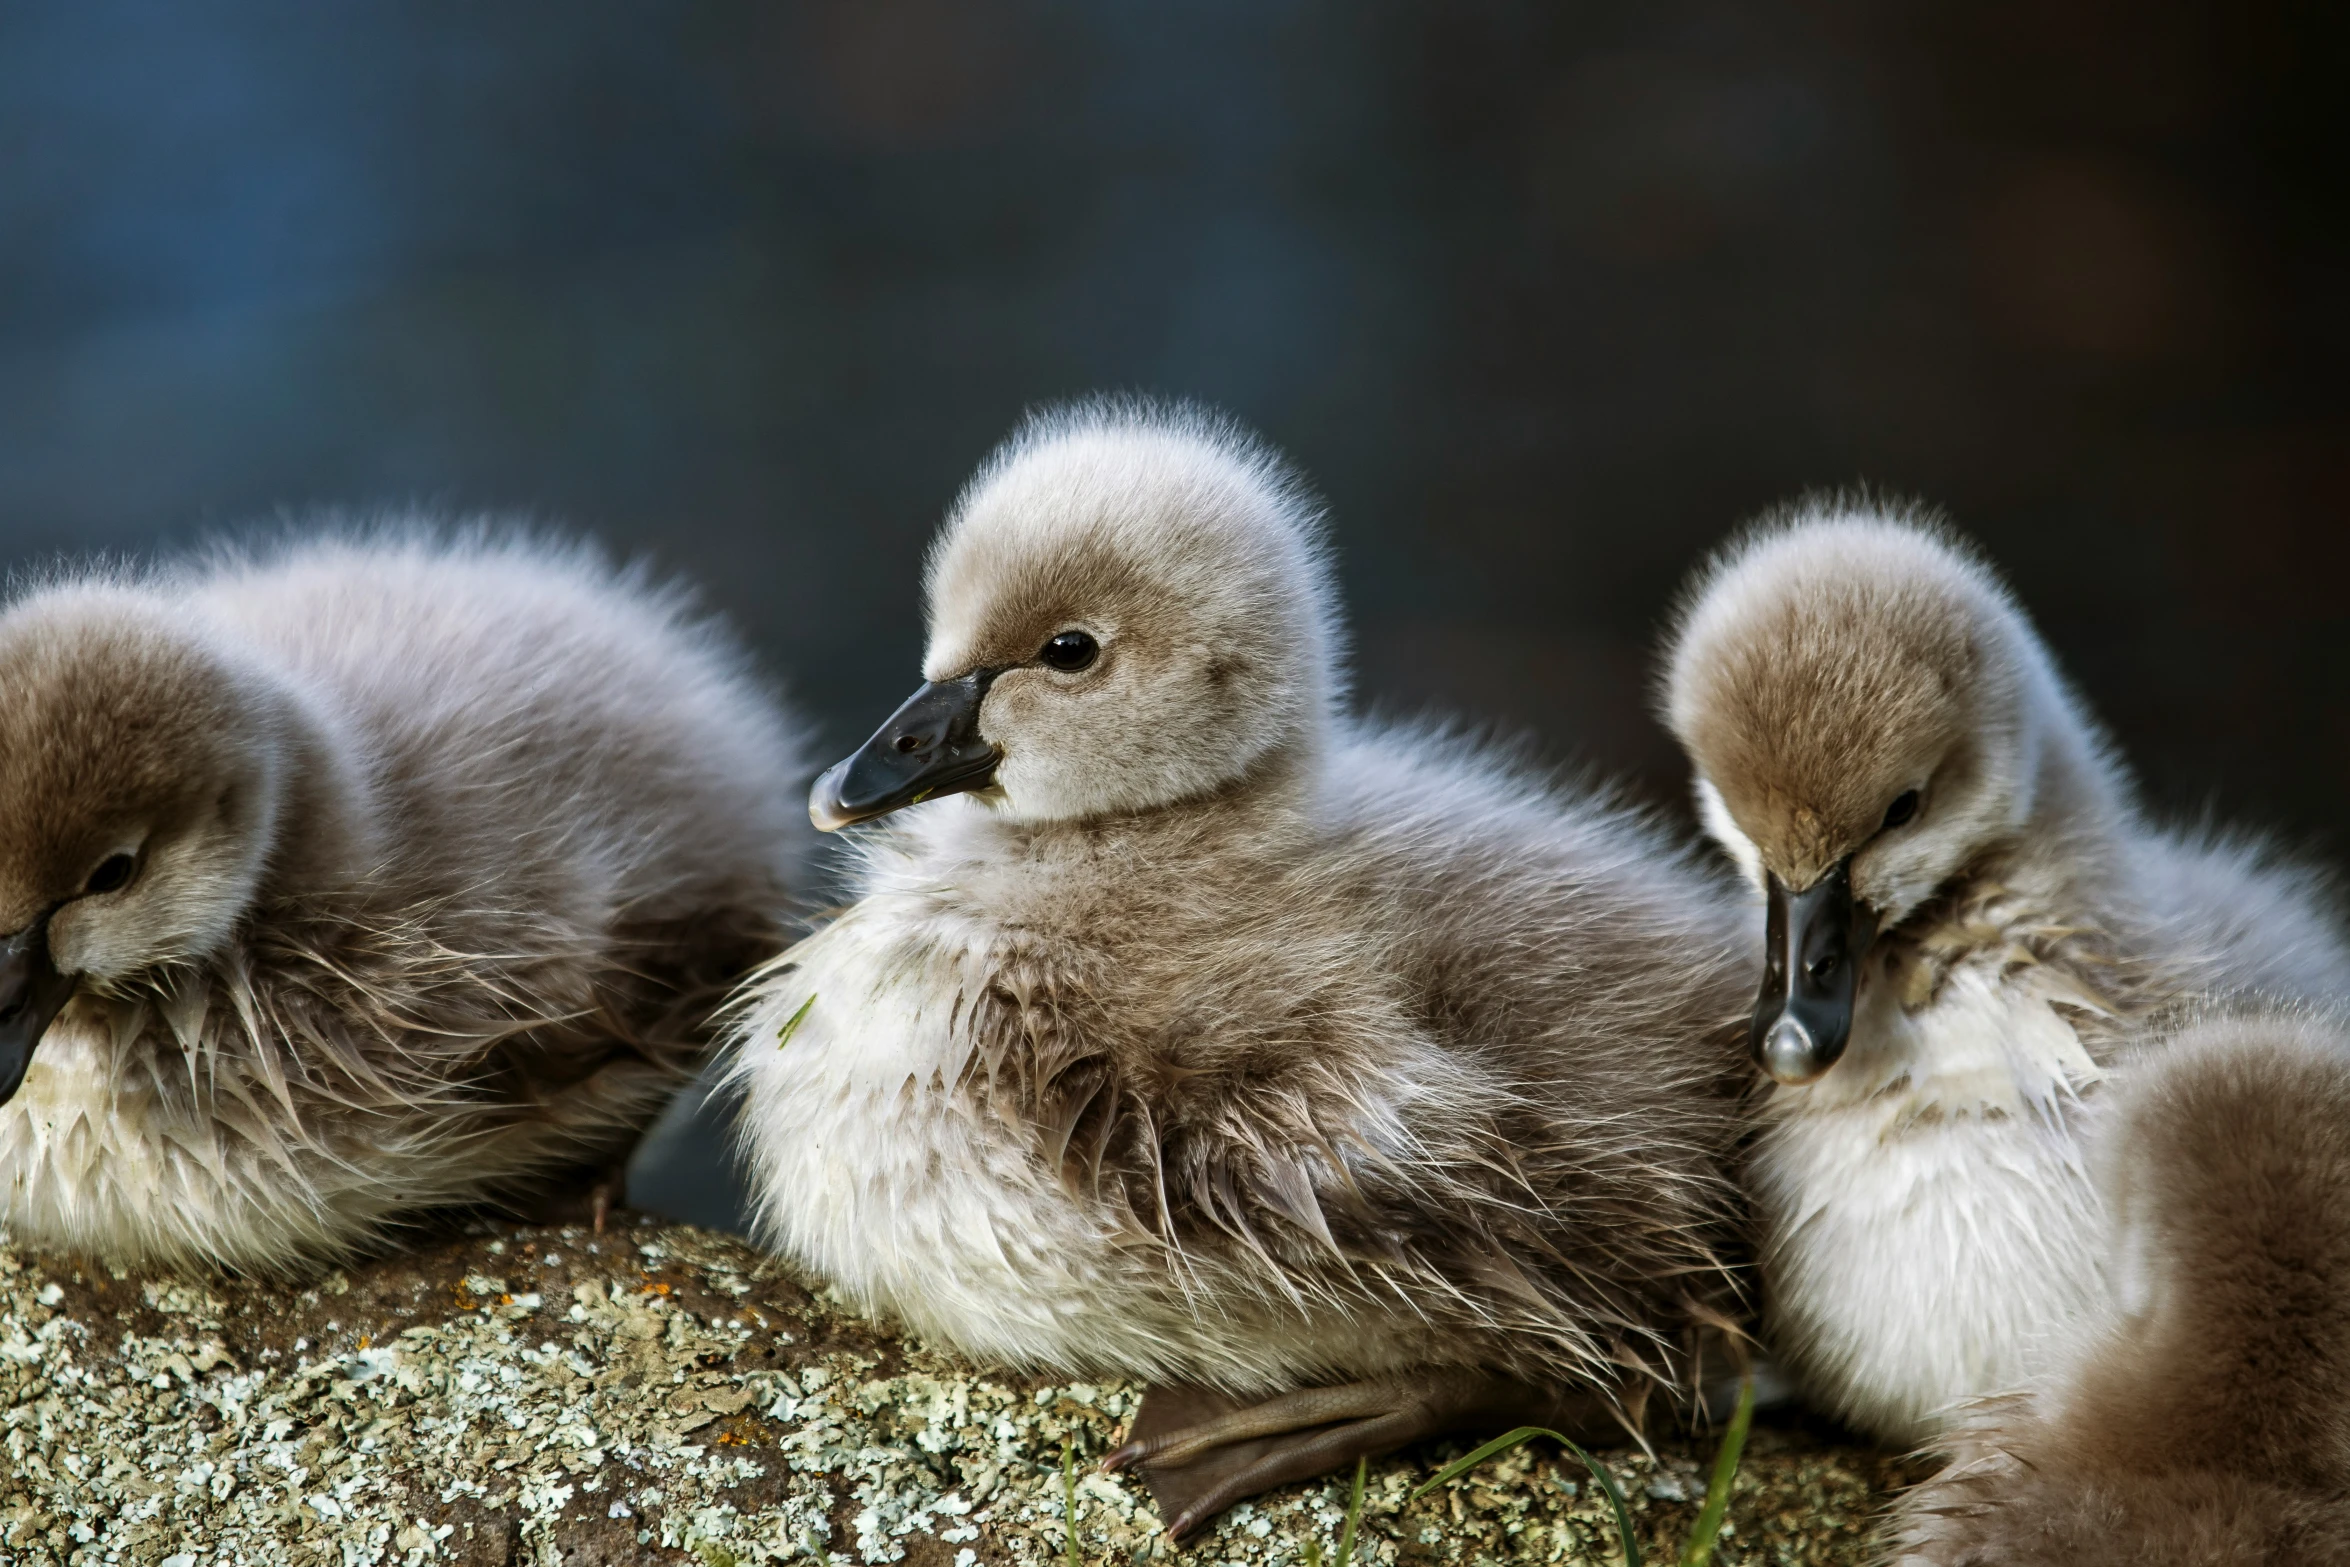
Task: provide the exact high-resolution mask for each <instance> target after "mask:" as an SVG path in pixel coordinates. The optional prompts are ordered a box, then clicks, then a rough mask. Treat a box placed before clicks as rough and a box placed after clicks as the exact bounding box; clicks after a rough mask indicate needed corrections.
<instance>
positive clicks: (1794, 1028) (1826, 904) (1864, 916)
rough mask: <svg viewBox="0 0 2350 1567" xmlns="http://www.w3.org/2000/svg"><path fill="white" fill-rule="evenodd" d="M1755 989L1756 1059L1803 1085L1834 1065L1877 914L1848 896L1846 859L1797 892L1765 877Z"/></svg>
mask: <svg viewBox="0 0 2350 1567" xmlns="http://www.w3.org/2000/svg"><path fill="white" fill-rule="evenodd" d="M1769 883H1770V912H1769V914H1768V916H1767V919H1766V931H1765V935H1764V938H1763V939H1764V942H1765V954H1764V961H1763V982H1762V994H1761V995H1759V996H1757V997H1755V1000H1754V1027H1753V1031H1752V1033H1750V1034H1749V1035H1748V1041H1749V1043H1750V1044H1751V1045H1752V1046H1753V1048H1754V1059H1755V1062H1756V1064H1757V1065H1759V1066H1761V1068H1762V1069H1763V1070H1764V1071H1766V1072H1768V1073H1770V1074H1771V1076H1772V1077H1774V1078H1776V1079H1778V1080H1779V1081H1780V1082H1782V1083H1808V1082H1810V1081H1811V1080H1812V1079H1813V1078H1815V1077H1818V1076H1819V1075H1820V1074H1821V1073H1823V1072H1825V1071H1827V1070H1828V1068H1830V1067H1832V1066H1834V1065H1835V1064H1836V1059H1837V1057H1839V1056H1841V1055H1843V1054H1844V1045H1845V1041H1847V1040H1848V1039H1850V1038H1851V1037H1852V998H1853V991H1854V988H1855V987H1856V986H1857V985H1858V984H1859V981H1860V960H1861V959H1862V958H1863V957H1865V956H1866V955H1867V954H1868V950H1869V943H1870V942H1871V941H1872V940H1874V939H1875V937H1876V934H1877V928H1876V920H1875V918H1874V917H1873V916H1871V915H1870V914H1869V913H1868V912H1867V911H1866V910H1865V909H1863V908H1861V907H1860V905H1859V904H1857V903H1855V902H1854V901H1853V897H1852V861H1851V860H1850V859H1849V858H1846V859H1841V860H1838V861H1837V862H1836V863H1835V864H1834V865H1831V866H1830V867H1828V871H1827V874H1825V875H1823V876H1822V877H1821V878H1820V879H1819V880H1818V881H1815V882H1813V883H1812V884H1811V885H1810V886H1809V887H1807V888H1805V889H1804V890H1803V891H1801V892H1789V891H1788V890H1787V884H1786V883H1785V882H1783V881H1781V880H1779V878H1778V877H1776V876H1772V877H1770V878H1769Z"/></svg>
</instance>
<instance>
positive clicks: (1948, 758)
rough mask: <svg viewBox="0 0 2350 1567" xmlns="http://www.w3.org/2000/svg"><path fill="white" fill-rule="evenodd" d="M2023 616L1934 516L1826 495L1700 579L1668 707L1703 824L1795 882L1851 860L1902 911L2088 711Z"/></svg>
mask: <svg viewBox="0 0 2350 1567" xmlns="http://www.w3.org/2000/svg"><path fill="white" fill-rule="evenodd" d="M2062 705H2063V699H2062V697H2061V695H2060V693H2059V691H2058V688H2057V686H2056V683H2055V679H2054V676H2053V674H2052V673H2051V672H2050V671H2049V669H2048V665H2047V660H2046V656H2045V655H2044V654H2043V653H2042V651H2041V649H2040V647H2039V643H2038V641H2037V639H2036V638H2035V637H2034V635H2033V633H2032V631H2031V628H2030V627H2029V625H2028V624H2027V623H2026V622H2025V620H2024V618H2023V615H2022V613H2021V612H2020V611H2019V610H2018V609H2017V608H2016V607H2015V605H2014V603H2013V602H2012V601H2011V600H2010V599H2009V597H2008V596H2007V593H2006V591H2005V590H2004V589H2003V588H2002V587H2001V586H2000V585H1999V583H1998V581H1997V580H1996V579H1995V578H1994V577H1993V576H1992V574H1991V572H1990V571H1989V570H1988V569H1987V568H1986V567H1984V566H1983V565H1982V564H1981V563H1980V562H1979V561H1977V560H1976V559H1975V558H1974V557H1973V556H1972V555H1970V554H1968V553H1967V552H1966V551H1964V550H1963V549H1961V548H1960V547H1959V546H1957V545H1956V544H1955V543H1953V542H1952V541H1951V539H1950V538H1949V537H1948V536H1947V535H1946V534H1944V533H1943V532H1942V531H1941V530H1940V529H1939V528H1937V527H1935V526H1932V525H1931V524H1925V523H1920V522H1918V521H1914V520H1911V519H1910V518H1907V517H1905V516H1901V515H1899V514H1894V515H1890V516H1888V515H1884V514H1881V513H1877V512H1873V511H1871V510H1869V509H1867V508H1865V507H1860V506H1853V505H1847V504H1842V503H1830V504H1825V505H1813V506H1808V507H1805V508H1803V509H1802V510H1800V511H1798V512H1797V513H1796V514H1795V515H1793V516H1792V517H1789V518H1785V519H1778V520H1774V521H1771V522H1768V523H1766V524H1764V525H1763V526H1762V527H1760V528H1758V529H1757V530H1755V531H1754V532H1752V533H1750V534H1749V535H1748V536H1747V537H1745V538H1744V539H1743V540H1741V541H1740V542H1738V543H1736V544H1734V545H1732V546H1731V547H1730V548H1729V549H1728V550H1727V551H1726V552H1724V554H1723V555H1722V556H1721V557H1720V558H1718V559H1717V560H1715V561H1714V562H1713V563H1712V564H1711V565H1710V566H1709V567H1707V568H1706V570H1705V571H1704V573H1703V574H1702V575H1701V576H1700V578H1699V579H1698V581H1697V584H1696V586H1695V588H1694V590H1693V592H1692V593H1691V595H1690V597H1689V599H1688V601H1687V605H1686V608H1685V609H1684V611H1683V613H1682V615H1681V619H1680V624H1679V626H1678V628H1677V630H1676V632H1675V634H1674V637H1673V640H1672V645H1671V650H1670V653H1669V657H1668V661H1667V665H1666V673H1665V680H1664V706H1665V716H1666V721H1667V722H1668V723H1669V724H1670V725H1671V727H1672V730H1673V733H1674V734H1675V735H1676V736H1677V737H1678V738H1679V739H1680V741H1681V744H1682V746H1683V747H1684V748H1686V750H1687V751H1688V753H1689V756H1690V759H1691V761H1692V762H1693V763H1694V764H1695V767H1696V769H1697V774H1698V790H1699V804H1700V808H1701V810H1702V811H1703V813H1704V815H1705V818H1706V824H1707V826H1708V828H1709V829H1710V830H1711V831H1712V832H1713V833H1714V834H1715V835H1716V836H1717V837H1719V838H1721V839H1722V840H1723V842H1724V844H1725V845H1726V846H1727V847H1729V848H1730V850H1731V852H1732V853H1733V854H1735V855H1736V856H1737V857H1738V858H1739V859H1740V860H1741V861H1742V862H1743V863H1744V864H1745V865H1746V868H1747V870H1748V872H1749V874H1751V875H1753V876H1755V877H1756V879H1757V880H1760V879H1761V876H1762V873H1764V872H1768V873H1770V874H1771V875H1774V876H1777V877H1778V878H1779V879H1780V880H1781V881H1782V882H1784V883H1785V884H1786V885H1787V886H1788V887H1789V888H1791V889H1794V890H1798V891H1800V890H1802V889H1804V888H1806V887H1809V886H1811V885H1812V884H1813V883H1815V882H1817V881H1818V880H1819V879H1820V877H1821V876H1822V875H1824V874H1826V873H1827V872H1828V871H1829V870H1830V869H1831V868H1833V867H1834V866H1835V865H1836V864H1838V863H1839V862H1841V861H1843V860H1844V859H1846V858H1847V857H1851V859H1852V890H1853V893H1854V895H1855V896H1856V897H1858V898H1860V899H1861V900H1862V901H1863V902H1865V903H1867V904H1869V905H1870V906H1871V907H1873V908H1874V909H1875V910H1876V911H1877V913H1878V915H1879V917H1880V918H1882V919H1884V920H1886V921H1887V922H1891V921H1893V920H1896V919H1898V918H1900V917H1901V915H1903V914H1905V913H1907V912H1908V911H1909V910H1910V909H1912V908H1914V907H1915V906H1916V905H1917V904H1918V903H1919V902H1920V901H1922V900H1923V899H1925V898H1926V897H1928V896H1930V895H1931V894H1932V893H1933V891H1934V890H1935V889H1936V888H1937V887H1938V886H1940V885H1941V884H1942V883H1943V882H1944V881H1945V880H1946V879H1947V878H1948V877H1949V876H1950V875H1951V874H1952V873H1953V872H1955V871H1956V870H1957V869H1958V868H1959V867H1960V866H1961V865H1962V864H1963V863H1964V862H1965V861H1966V860H1967V858H1968V857H1969V856H1971V855H1972V854H1973V853H1975V852H1976V851H1978V850H1979V849H1980V848H1981V847H1983V846H1984V845H1986V844H1987V843H1990V842H1992V841H1995V840H1997V839H1998V838H2000V837H2001V836H2003V835H2005V834H2007V833H2010V832H2012V831H2013V830H2014V829H2015V828H2016V827H2018V826H2020V825H2021V824H2022V823H2023V822H2024V821H2025V820H2026V819H2027V818H2028V817H2029V816H2030V814H2031V811H2032V808H2033V804H2034V795H2035V788H2036V782H2037V775H2038V762H2039V755H2040V749H2041V746H2042V743H2043V741H2044V739H2045V736H2046V734H2047V733H2048V731H2049V728H2050V724H2051V722H2052V721H2054V722H2076V721H2075V720H2072V719H2071V718H2070V716H2069V715H2066V714H2063V713H2061V712H2058V713H2051V712H2050V711H2049V709H2050V708H2052V707H2055V708H2061V707H2062Z"/></svg>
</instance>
